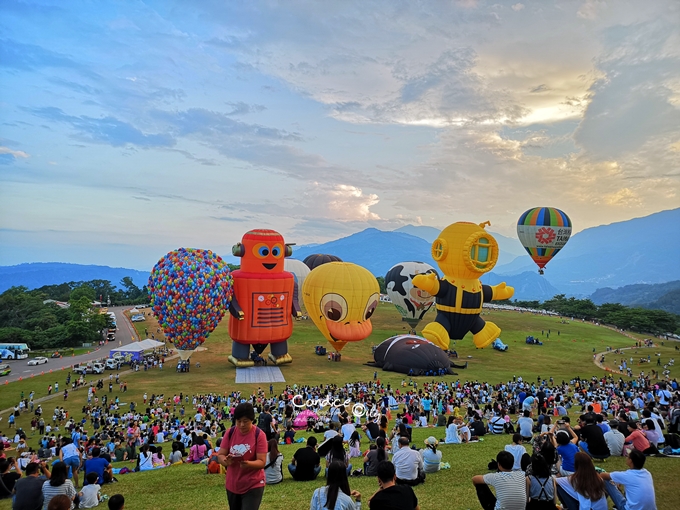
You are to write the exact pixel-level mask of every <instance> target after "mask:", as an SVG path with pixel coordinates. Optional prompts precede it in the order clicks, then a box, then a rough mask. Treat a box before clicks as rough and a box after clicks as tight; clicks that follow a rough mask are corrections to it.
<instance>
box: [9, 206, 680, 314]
mask: <svg viewBox="0 0 680 510" xmlns="http://www.w3.org/2000/svg"><path fill="white" fill-rule="evenodd" d="M439 232H440V230H439V229H436V228H433V227H428V226H415V225H406V226H404V227H401V228H399V229H398V230H395V231H382V230H378V229H375V228H368V229H366V230H363V231H361V232H357V233H355V234H352V235H350V236H347V237H344V238H341V239H337V240H334V241H330V242H327V243H323V244H315V245H308V246H298V247H295V248H294V252H293V257H294V258H296V259H300V260H303V259H304V258H305V257H306V256H307V255H311V254H313V253H328V254H333V255H337V256H338V257H340V258H341V259H342V260H344V261H346V262H354V263H356V264H359V265H361V266H363V267H365V268H367V269H368V270H369V271H371V272H372V273H373V274H374V275H376V276H384V275H385V274H386V273H387V271H388V270H389V268H390V267H392V266H393V265H394V264H397V263H399V262H404V261H408V260H419V261H422V262H427V263H428V264H431V265H433V266H434V267H436V264H435V262H434V261H433V260H432V256H431V254H430V247H431V244H432V241H433V240H434V239H435V238H436V237H437V235H438V234H439ZM490 233H491V234H492V235H493V236H494V237H495V238H496V240H497V242H498V245H499V249H500V255H499V262H498V264H497V265H496V267H495V268H494V270H493V271H492V272H490V273H488V274H486V275H484V276H483V278H482V282H483V283H486V284H490V285H493V284H496V283H499V282H501V281H505V282H506V283H507V284H508V285H511V286H513V287H515V298H516V299H520V300H545V299H548V298H551V297H552V296H554V295H555V294H567V295H570V296H575V297H589V296H591V295H593V300H594V301H595V302H596V303H597V302H599V301H601V300H602V299H606V300H607V301H611V300H612V299H614V300H619V301H620V299H622V298H620V297H619V296H629V295H630V296H632V295H635V296H637V297H634V298H631V299H632V301H631V302H630V303H626V304H632V305H637V304H641V303H642V302H645V301H647V302H648V303H649V300H650V299H651V300H652V301H653V302H656V301H658V300H661V301H662V302H661V304H660V305H659V307H660V306H661V305H663V303H664V302H665V303H666V305H668V303H669V302H670V303H673V302H675V301H677V298H674V297H673V295H671V294H669V293H672V292H675V290H673V289H670V288H669V289H668V292H661V291H660V290H658V289H657V290H649V289H647V290H643V287H635V286H636V285H641V284H661V283H666V282H672V281H676V280H680V263H678V259H679V257H678V254H679V253H680V209H673V210H670V211H662V212H659V213H655V214H652V215H649V216H645V217H642V218H635V219H631V220H628V221H622V222H617V223H612V224H610V225H601V226H598V227H592V228H588V229H585V230H583V231H581V232H579V233H577V234H575V235H573V236H572V238H571V239H570V240H569V242H568V243H567V245H566V246H565V248H564V249H563V250H562V251H561V252H560V253H559V254H558V255H557V256H556V257H555V259H553V260H552V261H550V263H549V264H548V265H547V266H546V270H545V275H544V276H539V275H538V272H537V268H536V266H535V264H534V263H533V261H532V260H531V259H530V258H529V256H528V255H527V254H526V252H525V251H524V248H523V247H522V245H521V244H520V242H519V240H518V239H516V238H512V237H507V236H503V235H500V234H497V233H492V232H490ZM148 275H149V274H148V273H147V272H144V271H137V270H134V269H124V268H111V267H107V266H81V265H77V264H58V263H45V264H43V263H40V264H20V265H18V266H5V267H0V292H3V291H4V290H6V289H8V288H9V287H12V286H15V285H25V286H26V287H29V288H37V287H41V286H43V285H48V284H55V283H63V282H70V281H87V280H93V279H103V280H109V281H111V282H113V283H114V284H117V283H118V282H119V281H120V279H121V278H122V277H123V276H130V277H132V279H133V281H134V282H135V284H136V285H138V286H140V287H141V286H142V285H145V284H146V282H147V279H148ZM625 286H633V287H634V288H633V289H632V290H630V289H629V290H621V289H619V288H620V287H625ZM605 287H607V288H609V289H605ZM598 289H602V290H601V291H599V293H598V292H596V291H597V290H598ZM612 289H616V290H617V291H618V290H621V292H623V294H616V293H612V292H613V291H612ZM635 289H637V290H635ZM646 292H647V293H648V294H645V293H646ZM649 292H651V293H649ZM593 293H595V294H593ZM625 299H628V298H627V297H626V298H625ZM602 302H604V301H602Z"/></svg>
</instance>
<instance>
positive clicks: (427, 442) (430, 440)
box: [425, 436, 439, 446]
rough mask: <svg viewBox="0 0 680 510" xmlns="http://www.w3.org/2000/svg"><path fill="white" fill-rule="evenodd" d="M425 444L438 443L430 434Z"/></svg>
mask: <svg viewBox="0 0 680 510" xmlns="http://www.w3.org/2000/svg"><path fill="white" fill-rule="evenodd" d="M425 444H426V445H428V446H437V445H438V444H439V441H437V438H436V437H434V436H430V437H428V438H427V439H426V440H425Z"/></svg>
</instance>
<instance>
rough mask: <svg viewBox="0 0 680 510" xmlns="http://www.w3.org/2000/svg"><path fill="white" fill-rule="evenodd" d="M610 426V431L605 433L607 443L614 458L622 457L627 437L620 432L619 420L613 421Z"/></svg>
mask: <svg viewBox="0 0 680 510" xmlns="http://www.w3.org/2000/svg"><path fill="white" fill-rule="evenodd" d="M609 426H610V430H609V432H605V434H604V440H605V441H606V442H607V446H608V447H609V453H611V454H612V457H620V456H621V455H622V454H623V443H624V442H625V441H626V437H625V436H624V435H623V434H621V432H619V422H618V420H611V421H610V422H609Z"/></svg>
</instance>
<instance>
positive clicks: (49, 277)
mask: <svg viewBox="0 0 680 510" xmlns="http://www.w3.org/2000/svg"><path fill="white" fill-rule="evenodd" d="M125 276H129V277H130V278H132V281H133V282H135V285H137V286H138V287H139V288H142V287H143V286H144V285H146V284H147V282H148V281H149V272H147V271H138V270H136V269H126V268H123V267H109V266H95V265H89V266H86V265H81V264H66V263H61V262H35V263H31V264H19V265H16V266H0V293H1V292H5V291H6V290H7V289H9V288H12V287H18V286H24V287H27V288H28V289H29V290H31V289H37V288H40V287H42V286H44V285H58V284H60V283H69V282H87V281H90V280H108V281H110V282H111V283H112V284H113V285H116V286H120V285H119V283H120V281H121V280H122V279H123V278H124V277H125Z"/></svg>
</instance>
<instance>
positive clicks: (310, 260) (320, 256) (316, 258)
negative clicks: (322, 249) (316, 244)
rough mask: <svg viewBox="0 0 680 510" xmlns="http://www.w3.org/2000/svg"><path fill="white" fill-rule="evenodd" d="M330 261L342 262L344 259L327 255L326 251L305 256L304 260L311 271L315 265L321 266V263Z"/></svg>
mask: <svg viewBox="0 0 680 510" xmlns="http://www.w3.org/2000/svg"><path fill="white" fill-rule="evenodd" d="M329 262H342V260H341V259H340V257H336V256H335V255H327V254H325V253H314V254H313V255H308V256H307V257H305V260H304V263H305V264H306V265H307V267H309V270H310V271H311V270H312V269H314V268H315V267H319V266H320V265H321V264H328V263H329Z"/></svg>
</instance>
